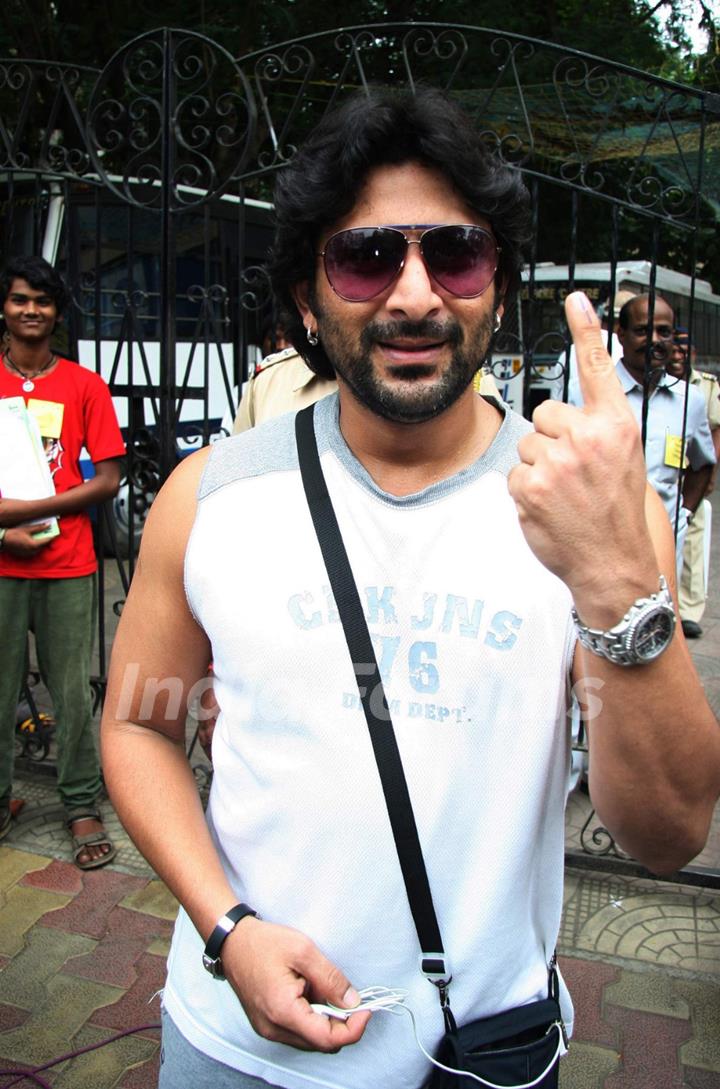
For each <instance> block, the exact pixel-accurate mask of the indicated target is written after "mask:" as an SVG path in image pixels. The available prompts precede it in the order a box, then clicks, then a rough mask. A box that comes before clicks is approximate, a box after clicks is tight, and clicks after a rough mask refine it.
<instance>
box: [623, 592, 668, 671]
mask: <svg viewBox="0 0 720 1089" xmlns="http://www.w3.org/2000/svg"><path fill="white" fill-rule="evenodd" d="M674 630H675V614H674V612H673V611H672V609H668V608H666V607H664V606H659V607H658V608H656V609H653V610H652V612H650V613H649V614H648V615H647V616H644V617H643V618H642V620H641V621H640V622H639V624H638V625H637V627H636V628H635V631H634V632H633V639H632V649H633V652H634V654H635V655H637V658H638V660H639V661H641V662H651V661H652V660H653V658H657V657H658V655H660V654H662V652H663V651H664V650H665V649H666V647H667V646H668V644H669V642H670V640H671V639H672V636H673V631H674Z"/></svg>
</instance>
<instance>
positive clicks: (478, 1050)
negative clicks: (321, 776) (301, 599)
mask: <svg viewBox="0 0 720 1089" xmlns="http://www.w3.org/2000/svg"><path fill="white" fill-rule="evenodd" d="M314 407H315V406H314V405H310V406H309V407H308V408H305V409H302V410H301V411H300V412H298V413H297V416H296V418H295V435H296V439H297V448H298V459H299V462H300V472H301V475H302V481H303V486H304V488H305V495H306V497H307V501H308V506H309V507H310V513H311V515H312V520H313V525H314V526H315V532H316V533H317V538H318V542H319V544H320V549H321V551H322V554H323V559H324V561H325V566H326V568H327V573H328V576H329V579H330V585H331V587H332V591H333V594H334V597H335V604H336V606H337V610H338V613H339V616H340V620H341V621H342V625H343V630H344V632H345V638H346V640H347V644H348V649H349V651H350V657H351V660H352V663H353V669H354V670H355V677H356V680H357V681H358V691H359V693H360V699H361V702H362V706H363V710H364V712H365V718H366V720H367V725H368V729H369V731H370V739H371V742H372V746H373V752H374V754H375V760H376V762H377V766H378V771H379V773H380V780H381V783H382V788H383V793H384V795H385V803H386V805H387V810H388V815H389V817H390V825H391V827H392V832H393V836H394V839H395V846H396V848H397V854H398V859H399V861H400V868H401V870H402V875H403V879H404V881H405V889H406V891H407V897H408V902H409V904H410V911H411V913H412V917H413V920H414V922H415V929H416V930H417V934H418V940H419V942H420V949H421V951H422V952H421V956H420V969H421V971H422V973H423V975H424V976H425V978H426V979H428V980H429V981H430V982H431V983H433V984H434V985H435V986H436V987H437V989H438V994H439V997H440V1007H441V1009H442V1013H443V1018H444V1023H445V1034H444V1036H443V1038H442V1040H441V1041H440V1045H439V1047H438V1049H437V1051H436V1054H435V1062H436V1064H437V1065H435V1066H434V1068H433V1075H432V1078H431V1080H430V1082H429V1083H428V1085H427V1089H461V1087H462V1089H470V1087H471V1086H472V1085H473V1084H477V1083H478V1082H480V1084H483V1085H486V1086H489V1087H490V1089H505V1087H508V1089H531V1087H532V1089H557V1084H558V1065H559V1057H560V1053H561V1051H562V1044H563V1041H564V1040H565V1026H564V1024H563V1020H562V1015H561V1012H560V1005H559V1002H558V979H557V970H556V966H555V954H553V957H552V960H551V963H550V965H549V968H548V974H549V979H548V996H547V998H544V999H539V1000H537V1001H535V1002H531V1003H529V1004H528V1005H526V1006H517V1007H516V1008H515V1009H511V1010H505V1012H504V1013H499V1014H496V1015H494V1016H492V1017H484V1018H482V1019H480V1020H478V1021H472V1022H471V1023H470V1024H468V1025H463V1026H462V1027H460V1028H458V1027H457V1025H456V1023H455V1018H454V1017H453V1014H452V1010H451V1009H450V997H449V987H450V983H451V980H452V975H451V973H450V970H449V966H448V961H447V957H446V955H445V950H444V948H443V943H442V938H441V936H440V928H439V926H438V921H437V916H436V914H435V908H434V906H433V901H432V893H431V891H430V884H429V882H428V876H427V871H426V869H425V861H424V859H423V854H422V848H421V846H420V840H419V838H418V832H417V826H416V824H415V816H414V814H413V808H412V803H411V801H410V794H409V791H408V787H407V781H406V779H405V772H404V770H403V766H402V760H401V758H400V752H399V750H398V747H397V742H396V739H395V732H394V730H393V725H392V720H391V717H390V711H389V708H388V704H387V699H386V697H385V691H384V688H383V683H382V680H381V677H380V671H379V669H378V665H377V661H376V658H375V652H374V650H373V646H372V642H371V640H370V633H369V631H368V628H367V624H366V622H365V616H364V613H363V609H362V604H361V602H360V596H359V594H358V591H357V587H356V585H355V580H354V578H353V574H352V569H351V567H350V561H349V560H348V556H347V552H346V550H345V545H344V543H343V539H342V535H341V533H340V528H339V526H338V523H337V519H336V517H335V511H334V509H333V506H332V502H331V500H330V496H329V494H328V490H327V486H326V484H325V478H324V476H323V471H322V467H321V465H320V458H319V456H318V450H317V442H316V440H315V429H314V426H313V410H314ZM361 678H362V683H361ZM368 678H369V681H368ZM464 1074H468V1075H470V1076H469V1077H466V1076H463V1075H464Z"/></svg>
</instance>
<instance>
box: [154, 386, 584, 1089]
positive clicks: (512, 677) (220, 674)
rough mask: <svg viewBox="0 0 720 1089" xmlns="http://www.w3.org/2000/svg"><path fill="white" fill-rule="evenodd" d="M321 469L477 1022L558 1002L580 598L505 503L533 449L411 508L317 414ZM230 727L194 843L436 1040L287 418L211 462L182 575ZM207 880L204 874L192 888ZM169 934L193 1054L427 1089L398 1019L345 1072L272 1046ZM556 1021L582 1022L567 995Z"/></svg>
mask: <svg viewBox="0 0 720 1089" xmlns="http://www.w3.org/2000/svg"><path fill="white" fill-rule="evenodd" d="M315 426H316V433H317V439H318V447H319V451H320V457H321V462H322V467H323V470H324V473H325V476H326V480H327V484H328V489H329V491H330V495H331V497H332V501H333V505H334V507H335V511H336V514H337V518H338V522H339V525H340V529H341V532H342V535H343V538H344V541H345V545H346V548H347V551H348V555H349V558H350V562H351V565H352V569H353V573H354V576H355V581H356V583H357V586H358V589H359V592H360V597H361V600H362V602H363V605H364V608H365V615H366V618H367V622H368V627H369V630H370V633H371V636H372V640H373V644H374V646H375V651H376V657H377V660H378V663H379V666H380V670H381V673H382V677H383V680H384V684H385V687H386V692H387V696H388V700H389V703H390V708H391V713H392V718H393V723H394V728H395V733H396V736H397V740H398V745H399V749H400V753H401V756H402V761H403V766H404V769H405V775H406V777H407V781H408V786H409V790H410V795H411V798H412V804H413V809H414V813H415V819H416V822H417V826H418V831H419V836H420V841H421V844H422V848H423V853H424V857H425V863H426V867H427V872H428V877H429V881H430V886H431V889H432V894H433V899H434V903H435V908H436V912H437V916H438V921H439V924H440V930H441V933H442V936H443V942H444V945H445V950H446V953H447V956H448V958H449V960H450V963H451V967H452V972H453V982H452V986H451V988H450V998H451V1004H452V1009H453V1012H454V1014H455V1018H456V1020H457V1022H458V1024H461V1025H462V1024H465V1023H467V1022H468V1021H471V1020H473V1019H475V1018H478V1017H484V1016H487V1015H490V1014H493V1013H497V1012H500V1011H501V1010H505V1009H508V1008H510V1007H512V1006H515V1005H519V1004H521V1003H526V1002H530V1001H532V1000H533V999H535V998H538V997H544V995H545V993H546V989H547V967H546V965H547V961H548V959H549V957H550V956H551V954H552V952H553V949H554V946H555V941H556V938H557V934H558V929H559V924H560V914H561V908H562V882H563V834H564V807H565V800H566V792H567V783H568V769H569V751H570V736H569V719H568V716H567V707H568V698H569V697H568V693H569V687H570V668H571V664H572V654H573V650H574V643H575V637H574V629H573V625H572V620H571V614H570V607H571V598H570V594H569V591H568V590H567V588H566V587H565V585H564V584H563V583H562V582H561V581H560V580H559V579H558V578H556V577H555V576H554V575H552V574H551V573H550V572H549V571H548V570H547V569H546V568H545V567H544V566H543V565H542V564H541V563H540V562H539V561H538V560H537V559H536V558H535V556H534V555H533V553H532V552H531V551H530V549H529V547H528V545H527V543H526V541H525V538H524V536H523V534H522V531H521V529H520V526H519V522H518V516H517V512H516V508H515V505H514V503H513V501H512V499H511V498H510V495H509V493H508V489H507V479H506V477H507V473H508V471H509V469H510V468H511V466H512V465H513V464H515V463H516V461H517V450H516V447H517V441H518V439H519V437H520V436H521V435H522V434H524V433H525V432H526V431H527V430H528V428H529V425H528V424H527V423H526V422H525V421H524V420H522V419H521V418H520V417H518V416H515V415H514V414H512V413H511V412H510V411H509V410H506V414H505V418H504V421H503V423H502V426H501V428H500V430H499V432H498V434H497V436H496V438H495V440H494V441H493V443H492V445H491V446H490V448H489V449H488V450H487V451H486V453H485V454H484V455H483V456H482V457H481V458H480V459H479V460H478V461H477V462H476V463H475V464H473V465H472V466H470V467H469V468H467V469H465V470H463V471H462V472H460V473H458V474H457V475H456V476H453V477H452V478H450V479H448V480H445V481H442V482H440V483H438V484H434V485H432V486H431V487H429V488H427V489H425V490H424V491H422V492H420V493H418V494H415V495H409V496H403V497H400V498H398V497H396V496H392V495H388V494H386V493H385V492H382V491H381V490H380V489H379V488H378V487H377V486H376V485H375V483H374V481H373V480H372V479H371V477H370V476H369V475H368V474H367V472H366V471H365V470H364V468H363V467H362V466H361V465H360V463H359V462H358V461H357V460H356V459H355V457H354V456H353V455H352V453H351V452H350V450H349V449H348V447H347V445H346V444H345V442H344V440H343V438H342V435H341V433H340V429H339V425H338V401H337V397H335V396H333V397H329V398H326V399H325V400H324V401H321V402H320V403H319V404H317V405H316V407H315ZM185 578H186V592H187V599H188V602H189V606H190V608H191V610H192V612H193V614H194V615H195V617H196V618H197V620H198V622H199V623H200V624H201V626H202V627H203V629H204V630H205V631H206V632H207V634H208V636H209V638H210V641H211V644H212V654H213V662H214V671H215V677H216V694H217V699H218V703H219V705H220V708H221V713H220V716H219V718H218V722H217V727H216V730H215V735H214V738H213V763H214V777H213V783H212V789H211V793H210V801H209V805H208V820H209V824H210V828H211V832H212V836H213V839H214V842H215V844H216V846H217V849H218V852H219V854H220V858H221V860H222V863H223V866H224V868H225V870H226V873H227V875H228V878H229V881H230V883H231V885H232V886H233V888H234V890H235V892H236V894H237V898H238V900H243V901H246V902H247V903H249V904H251V905H252V906H253V907H254V908H255V909H256V910H257V911H258V912H259V913H260V915H261V916H262V917H263V918H264V919H266V920H269V921H271V922H277V923H282V924H284V925H288V926H292V927H296V928H297V929H298V930H300V931H302V932H303V933H305V934H307V935H308V936H309V937H311V938H312V939H313V941H314V942H315V943H316V944H317V945H318V946H319V948H320V949H321V950H322V951H323V953H325V955H326V956H328V957H329V958H330V959H331V960H332V961H333V962H334V963H336V964H337V965H338V966H339V967H340V968H341V969H342V970H343V972H344V973H345V974H346V975H347V977H348V978H349V979H350V980H351V982H352V983H353V985H354V986H355V987H356V988H358V989H360V988H363V987H367V986H373V985H385V986H389V987H394V988H395V987H397V988H403V989H405V990H407V991H408V992H409V996H408V1002H407V1004H408V1005H409V1006H410V1007H411V1009H412V1010H413V1012H414V1014H415V1017H416V1020H417V1026H418V1032H419V1035H420V1038H421V1040H422V1041H423V1043H424V1045H425V1047H426V1048H427V1049H428V1051H430V1052H432V1051H433V1050H434V1049H435V1047H436V1045H437V1043H438V1041H439V1038H440V1036H441V1035H442V1031H443V1028H442V1016H441V1013H440V1006H439V1002H438V995H437V991H436V988H435V987H433V986H432V985H431V984H430V983H429V982H428V981H427V980H426V979H425V978H424V977H423V976H422V975H421V973H420V970H419V964H418V954H419V946H418V939H417V934H416V932H415V929H414V926H413V922H412V917H411V914H410V909H409V907H408V902H407V897H406V894H405V887H404V884H403V880H402V876H401V873H400V867H399V864H398V859H397V855H396V851H395V844H394V841H393V837H392V833H391V830H390V825H389V820H388V816H387V810H386V806H385V801H384V798H383V794H382V788H381V786H380V782H379V778H378V772H377V767H376V764H375V761H374V757H373V753H372V748H371V743H370V739H369V735H368V729H367V725H366V722H365V719H364V716H363V712H362V709H361V706H360V701H359V698H358V690H357V685H356V682H355V677H354V673H353V669H352V666H351V661H350V655H349V652H348V649H347V645H346V643H345V639H344V635H343V630H342V626H341V624H340V623H339V620H338V616H337V612H336V610H335V606H334V602H333V598H332V594H331V592H330V589H329V586H328V577H327V573H326V571H325V567H324V564H323V560H322V556H321V553H320V550H319V546H318V543H317V539H316V537H315V532H314V530H313V526H312V523H311V519H310V514H309V511H308V508H307V504H306V500H305V495H304V491H303V487H302V482H301V479H300V473H299V469H298V464H297V451H296V448H295V437H294V415H288V416H283V417H280V418H278V419H276V420H273V421H270V422H269V423H267V424H265V425H263V426H262V427H260V428H258V429H256V430H254V431H251V432H246V433H245V434H243V435H239V436H237V437H235V438H231V439H227V440H223V441H222V442H220V443H218V444H217V445H216V446H215V447H214V448H213V451H212V453H211V456H210V459H209V461H208V465H207V468H206V471H205V474H204V476H203V480H202V483H201V486H200V493H199V504H198V511H197V516H196V519H195V523H194V526H193V530H192V533H191V537H190V541H189V544H188V549H187V555H186V569H185ZM198 881H202V873H198ZM202 951H203V942H202V940H201V938H200V936H199V935H198V933H197V932H196V930H195V928H194V927H193V925H192V923H191V922H190V920H189V919H188V917H187V916H186V914H185V913H184V912H183V911H182V910H181V911H180V914H179V917H178V921H177V924H176V928H175V934H174V938H173V943H172V949H171V953H170V959H169V966H168V980H167V986H166V989H165V995H164V1002H165V1006H166V1008H167V1010H168V1012H169V1014H170V1016H171V1017H172V1019H173V1020H174V1022H175V1023H176V1025H177V1026H178V1028H179V1029H180V1031H181V1032H182V1033H183V1035H184V1036H185V1037H186V1038H187V1039H188V1040H189V1041H190V1042H191V1043H192V1044H193V1045H194V1046H195V1047H197V1048H198V1049H199V1050H201V1051H202V1052H204V1053H205V1054H208V1055H210V1056H212V1057H213V1058H215V1059H218V1060H220V1061H222V1062H224V1063H227V1064H228V1065H230V1066H233V1067H236V1068H237V1069H239V1070H242V1071H244V1072H246V1073H248V1074H252V1075H255V1076H257V1077H261V1078H265V1079H266V1080H267V1081H269V1082H270V1083H271V1084H274V1085H278V1086H283V1087H287V1089H303V1087H308V1086H326V1087H334V1089H376V1087H377V1086H378V1085H386V1086H392V1087H393V1089H418V1087H419V1086H420V1085H421V1084H422V1083H423V1081H424V1080H425V1079H426V1077H427V1075H428V1072H429V1064H428V1063H427V1061H426V1060H425V1059H424V1058H423V1056H422V1054H421V1052H420V1051H419V1049H418V1047H417V1045H416V1043H415V1040H414V1038H413V1033H412V1026H411V1023H410V1019H409V1018H408V1017H406V1016H405V1015H401V1016H392V1015H390V1014H386V1013H376V1014H374V1015H373V1017H372V1018H371V1021H370V1024H369V1026H368V1028H367V1030H366V1032H365V1034H364V1036H363V1038H362V1040H361V1041H360V1042H359V1043H358V1044H356V1045H354V1046H352V1047H348V1048H344V1049H343V1050H342V1051H341V1052H339V1053H338V1054H337V1055H323V1054H318V1053H310V1052H301V1051H298V1050H295V1049H293V1048H290V1047H287V1046H285V1045H282V1044H276V1043H270V1042H269V1041H267V1040H264V1039H262V1038H261V1037H259V1036H258V1035H256V1033H255V1032H254V1031H253V1029H252V1028H251V1027H250V1025H249V1022H248V1021H247V1018H246V1017H245V1014H244V1012H243V1009H242V1007H241V1005H240V1003H239V1002H238V1000H237V998H236V997H235V995H234V992H233V991H232V989H231V987H230V985H229V984H228V983H226V982H218V981H215V980H213V979H212V978H211V977H210V975H209V974H208V973H207V972H206V971H205V970H204V969H203V967H202V964H201V956H202ZM562 999H563V1006H564V1012H565V1016H566V1020H567V1022H568V1023H571V1020H572V1009H571V1006H570V1002H569V997H568V996H567V992H566V991H565V988H564V986H563V988H562Z"/></svg>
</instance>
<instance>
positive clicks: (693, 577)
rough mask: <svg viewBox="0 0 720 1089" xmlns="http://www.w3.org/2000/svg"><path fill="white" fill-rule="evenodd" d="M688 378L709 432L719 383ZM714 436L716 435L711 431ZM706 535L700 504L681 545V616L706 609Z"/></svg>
mask: <svg viewBox="0 0 720 1089" xmlns="http://www.w3.org/2000/svg"><path fill="white" fill-rule="evenodd" d="M690 382H691V384H692V385H694V386H697V387H698V389H699V390H700V392H701V393H702V395H703V397H704V398H705V404H706V407H707V415H708V422H709V424H710V432H711V434H712V432H714V431H715V430H716V429H717V428H719V427H720V386H719V385H718V380H717V378H715V376H714V375H712V374H705V373H704V372H703V371H696V370H695V369H694V368H693V370H691V372H690ZM713 438H715V436H714V435H713ZM704 535H705V508H704V504H702V503H701V504H700V506H699V507H698V509H697V512H696V514H695V517H694V518H693V520H692V522H691V523H690V526H689V527H688V532H687V537H686V538H685V547H684V549H683V567H682V575H681V577H680V586H679V588H678V597H679V601H680V615H681V616H682V618H683V620H694V621H695V622H696V623H697V622H699V621H700V620H701V618H702V615H703V613H704V612H705V597H706V592H707V591H706V587H705V561H704V556H703V539H704Z"/></svg>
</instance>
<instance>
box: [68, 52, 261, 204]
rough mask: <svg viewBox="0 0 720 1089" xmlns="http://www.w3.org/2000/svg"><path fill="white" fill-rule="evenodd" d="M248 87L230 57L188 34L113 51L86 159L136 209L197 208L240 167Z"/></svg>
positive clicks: (251, 130)
mask: <svg viewBox="0 0 720 1089" xmlns="http://www.w3.org/2000/svg"><path fill="white" fill-rule="evenodd" d="M255 123H256V115H255V105H254V99H253V97H252V93H251V91H250V86H249V83H248V81H247V79H246V77H245V75H244V73H243V72H242V71H241V69H240V68H239V67H238V66H237V64H236V63H235V61H234V60H233V58H232V57H231V55H230V54H229V53H228V52H227V51H226V50H225V49H223V48H222V46H220V45H218V44H217V43H215V42H212V41H210V39H209V38H205V37H203V36H202V35H200V34H195V33H192V32H190V31H175V30H161V31H153V32H152V33H150V34H145V35H143V36H142V37H140V38H138V39H136V40H135V41H133V42H131V43H130V44H129V45H128V46H125V47H124V48H123V49H121V50H119V51H118V53H116V54H115V56H114V57H113V58H112V60H111V61H110V62H109V63H108V65H107V67H106V68H105V69H104V70H103V72H102V73H101V75H100V77H99V78H98V81H97V83H96V85H95V87H94V88H93V92H92V95H91V98H90V102H89V105H88V133H89V144H90V152H91V155H92V157H93V162H94V165H95V169H96V170H97V171H98V173H99V174H100V176H101V178H102V179H103V181H104V182H105V184H106V185H108V186H109V187H110V188H111V189H112V190H113V192H115V193H116V194H117V195H119V196H120V197H121V198H122V199H123V200H125V201H127V202H129V203H131V204H135V205H136V206H139V207H146V208H158V209H160V208H162V207H163V206H164V201H166V200H169V202H170V210H171V211H172V210H177V209H178V208H182V207H188V206H192V207H197V206H199V205H202V204H204V203H206V202H207V201H208V200H210V199H211V198H213V197H215V196H218V195H220V194H221V193H222V192H223V191H224V189H225V188H226V187H227V185H228V183H229V182H230V180H231V179H232V177H233V174H234V173H235V172H236V171H237V169H238V166H240V168H241V169H242V167H243V165H244V164H245V163H246V161H247V159H248V156H249V153H250V149H251V147H252V142H253V139H254V134H255Z"/></svg>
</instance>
